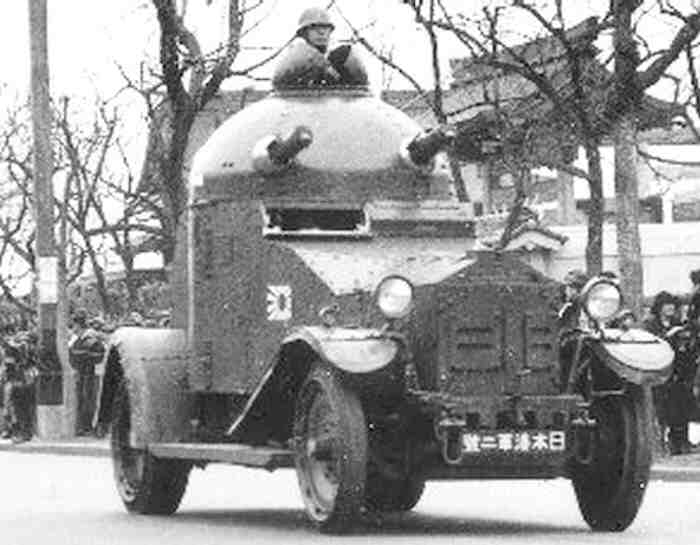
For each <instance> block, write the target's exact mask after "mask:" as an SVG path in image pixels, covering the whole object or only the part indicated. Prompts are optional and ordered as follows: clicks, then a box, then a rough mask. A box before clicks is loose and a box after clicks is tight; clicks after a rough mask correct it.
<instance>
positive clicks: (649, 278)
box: [545, 222, 700, 295]
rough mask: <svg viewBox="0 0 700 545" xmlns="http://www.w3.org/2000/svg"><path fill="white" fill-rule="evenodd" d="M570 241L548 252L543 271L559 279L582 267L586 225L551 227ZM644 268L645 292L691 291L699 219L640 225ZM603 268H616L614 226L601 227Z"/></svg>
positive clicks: (699, 251) (699, 249) (699, 259)
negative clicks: (548, 260) (690, 275)
mask: <svg viewBox="0 0 700 545" xmlns="http://www.w3.org/2000/svg"><path fill="white" fill-rule="evenodd" d="M551 229H552V230H554V231H556V232H558V233H561V234H563V235H566V236H567V237H569V240H568V241H567V242H566V244H564V246H563V248H562V249H561V250H559V251H557V252H554V253H552V254H551V260H550V262H549V263H548V264H547V269H546V270H545V272H546V274H548V275H550V276H552V277H554V278H557V279H562V278H564V275H565V274H566V272H567V271H569V270H570V269H574V268H580V269H585V257H584V256H585V248H586V226H585V225H575V226H551ZM639 230H640V236H641V241H642V262H643V268H644V295H655V294H656V293H658V292H659V291H661V290H668V291H670V292H673V293H686V292H689V291H690V288H691V285H690V279H689V278H688V274H689V273H690V271H691V270H693V269H699V268H700V222H689V223H674V224H670V225H669V224H667V225H663V224H643V225H640V226H639ZM603 268H604V269H609V270H613V271H616V272H617V271H618V267H617V241H616V232H615V227H614V226H613V225H606V226H605V227H604V230H603Z"/></svg>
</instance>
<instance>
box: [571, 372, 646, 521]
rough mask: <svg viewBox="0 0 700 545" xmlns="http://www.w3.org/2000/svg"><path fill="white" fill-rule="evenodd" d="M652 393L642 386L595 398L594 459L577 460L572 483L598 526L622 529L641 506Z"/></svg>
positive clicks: (589, 518)
mask: <svg viewBox="0 0 700 545" xmlns="http://www.w3.org/2000/svg"><path fill="white" fill-rule="evenodd" d="M647 403H649V400H648V396H647V395H646V394H645V392H644V391H643V390H642V389H641V388H639V387H636V386H635V387H630V389H629V390H628V393H627V395H623V396H607V397H604V398H601V399H598V400H596V401H595V402H594V403H593V405H592V407H591V412H592V414H593V416H594V417H595V419H596V420H597V422H598V430H597V433H596V435H595V439H594V441H593V457H592V460H591V463H590V464H581V463H576V464H575V466H574V473H573V484H574V489H575V491H576V498H577V500H578V504H579V508H580V509H581V514H582V515H583V518H584V519H585V520H586V522H587V523H588V525H589V526H590V527H591V528H592V529H593V530H596V531H603V532H620V531H622V530H624V529H625V528H627V527H628V526H629V525H630V524H631V523H632V521H633V520H634V518H635V517H636V515H637V512H638V511H639V507H640V506H641V503H642V499H643V497H644V492H645V491H646V487H647V483H648V481H649V469H650V467H651V432H650V419H649V411H648V407H647Z"/></svg>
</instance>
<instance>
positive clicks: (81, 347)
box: [68, 309, 105, 435]
mask: <svg viewBox="0 0 700 545" xmlns="http://www.w3.org/2000/svg"><path fill="white" fill-rule="evenodd" d="M87 321H88V317H87V312H86V311H85V309H77V310H76V311H75V312H74V313H73V335H72V336H71V339H70V341H69V342H68V358H69V361H70V364H71V367H73V369H75V371H76V372H77V376H76V393H77V398H78V407H77V413H78V414H77V422H76V428H77V429H76V434H77V435H88V434H90V433H92V418H93V415H94V413H95V404H96V394H97V389H96V375H95V366H96V365H97V364H98V363H100V362H101V361H102V358H103V357H104V354H105V344H104V340H103V338H102V337H101V335H100V334H99V333H98V332H96V331H95V330H94V329H92V328H90V327H88V325H87Z"/></svg>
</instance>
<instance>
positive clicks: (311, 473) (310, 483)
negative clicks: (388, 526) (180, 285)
mask: <svg viewBox="0 0 700 545" xmlns="http://www.w3.org/2000/svg"><path fill="white" fill-rule="evenodd" d="M311 369H312V371H311V372H310V374H309V376H308V377H307V379H306V381H305V382H304V385H303V386H302V388H301V390H300V392H299V395H298V398H297V403H296V408H295V413H294V438H295V441H294V444H295V456H294V459H295V465H296V470H297V478H298V480H299V488H300V490H301V495H302V498H303V500H304V504H305V507H306V513H307V515H308V517H309V519H310V520H311V521H312V522H313V523H314V524H315V525H316V526H317V527H318V528H319V529H320V530H321V531H323V532H331V533H345V532H347V531H349V530H350V529H351V528H352V527H353V525H354V524H355V523H356V522H357V521H358V520H359V519H360V517H361V515H362V511H363V506H364V496H365V483H366V479H367V456H368V455H367V452H368V445H367V442H368V440H367V425H366V423H365V415H364V411H363V409H362V404H361V402H360V400H359V398H358V396H357V394H356V393H355V392H353V391H352V390H351V389H349V388H348V387H347V386H346V385H345V384H344V383H343V381H342V379H341V377H340V374H339V372H338V371H336V370H335V369H331V368H328V367H324V366H322V365H320V364H315V365H313V366H312V367H311ZM319 427H320V428H321V429H319ZM319 432H321V433H319ZM319 445H321V446H320V448H319ZM317 448H318V450H317ZM324 449H325V450H324Z"/></svg>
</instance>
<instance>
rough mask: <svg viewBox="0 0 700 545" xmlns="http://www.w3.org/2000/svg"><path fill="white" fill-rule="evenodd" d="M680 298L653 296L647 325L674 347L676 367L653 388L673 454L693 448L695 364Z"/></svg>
mask: <svg viewBox="0 0 700 545" xmlns="http://www.w3.org/2000/svg"><path fill="white" fill-rule="evenodd" d="M679 309H680V300H679V299H678V298H677V297H675V296H674V295H671V294H670V293H669V292H667V291H662V292H660V293H658V294H657V296H656V297H655V298H654V303H653V305H652V307H651V316H650V317H649V319H647V321H646V322H645V324H644V326H645V329H646V330H647V331H649V332H651V333H653V334H654V335H656V336H657V337H661V338H662V339H666V340H667V341H668V342H669V344H670V345H671V347H672V348H673V350H674V353H675V357H674V360H673V371H672V374H671V377H670V378H669V379H668V381H667V382H666V384H662V385H661V386H656V387H655V388H654V389H653V397H654V405H655V406H656V414H657V418H658V420H659V426H660V428H661V433H662V440H664V444H666V441H665V439H666V430H667V429H668V448H669V451H670V453H671V454H682V453H684V452H688V451H689V449H690V442H689V440H688V422H689V419H690V415H691V413H692V406H693V400H692V384H693V378H694V377H695V367H696V365H695V364H694V362H693V361H692V358H690V357H689V352H688V346H687V343H686V335H685V332H686V330H685V328H684V327H683V325H682V324H681V321H680V317H679ZM691 375H692V378H690V377H691Z"/></svg>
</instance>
